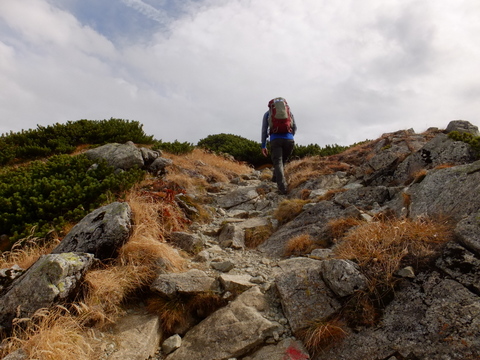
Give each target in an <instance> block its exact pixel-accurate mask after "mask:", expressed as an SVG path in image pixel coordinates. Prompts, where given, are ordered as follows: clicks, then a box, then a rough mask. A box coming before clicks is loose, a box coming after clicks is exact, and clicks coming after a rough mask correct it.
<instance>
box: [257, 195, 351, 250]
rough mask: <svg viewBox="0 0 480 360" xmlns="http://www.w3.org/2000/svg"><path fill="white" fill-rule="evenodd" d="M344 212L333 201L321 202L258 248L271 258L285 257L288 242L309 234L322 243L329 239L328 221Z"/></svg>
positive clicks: (284, 226)
mask: <svg viewBox="0 0 480 360" xmlns="http://www.w3.org/2000/svg"><path fill="white" fill-rule="evenodd" d="M344 211H345V210H344V209H343V207H342V206H340V205H338V204H334V203H333V202H331V201H320V202H319V203H317V204H315V205H313V206H311V207H308V208H307V209H306V210H304V211H303V212H302V213H300V214H299V215H298V216H297V217H296V218H295V219H293V220H292V221H290V222H288V223H287V224H285V225H283V226H281V227H280V228H279V229H278V230H277V231H276V232H275V233H273V234H272V236H270V237H269V238H268V239H267V240H266V241H265V242H264V243H263V244H261V245H260V246H259V247H258V250H260V251H261V252H264V253H265V254H267V255H269V256H275V257H278V256H284V254H285V249H286V245H287V243H288V241H289V240H290V239H292V238H293V237H295V236H298V235H303V234H309V235H310V236H311V237H312V238H313V239H318V241H320V242H322V241H324V239H325V238H326V237H327V224H328V221H329V220H331V219H337V218H339V217H342V215H343V214H344ZM320 245H322V246H323V245H327V244H323V243H321V244H320Z"/></svg>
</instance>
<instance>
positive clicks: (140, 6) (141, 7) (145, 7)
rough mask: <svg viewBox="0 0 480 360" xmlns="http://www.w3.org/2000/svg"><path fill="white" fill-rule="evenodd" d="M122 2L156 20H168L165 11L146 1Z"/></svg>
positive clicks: (163, 22) (132, 0) (163, 21)
mask: <svg viewBox="0 0 480 360" xmlns="http://www.w3.org/2000/svg"><path fill="white" fill-rule="evenodd" d="M122 2H123V3H124V4H125V5H127V6H130V7H131V8H134V9H135V10H137V11H138V12H139V13H141V14H143V15H145V16H146V17H148V18H150V19H152V20H155V21H157V22H159V23H162V24H165V22H166V21H167V16H166V15H165V13H164V12H163V11H160V10H158V9H156V8H154V7H153V6H151V5H149V4H146V3H144V2H143V1H142V0H122Z"/></svg>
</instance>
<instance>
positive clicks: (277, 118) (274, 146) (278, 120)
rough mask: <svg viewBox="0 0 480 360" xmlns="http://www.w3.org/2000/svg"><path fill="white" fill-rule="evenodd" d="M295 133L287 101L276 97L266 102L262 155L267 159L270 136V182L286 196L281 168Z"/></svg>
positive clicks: (287, 155) (289, 151) (290, 149)
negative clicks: (271, 163) (271, 167)
mask: <svg viewBox="0 0 480 360" xmlns="http://www.w3.org/2000/svg"><path fill="white" fill-rule="evenodd" d="M296 131H297V125H296V124H295V119H294V117H293V114H292V112H291V111H290V107H289V106H288V104H287V101H286V100H285V99H284V98H281V97H278V98H274V99H272V100H270V101H269V102H268V111H267V112H266V113H265V115H263V123H262V154H263V155H264V156H265V157H267V156H268V149H267V137H268V135H270V150H271V152H272V161H273V166H274V171H273V177H272V181H273V182H276V183H277V186H278V191H279V192H280V193H281V194H283V195H286V194H287V181H286V180H285V174H284V171H283V167H284V165H285V163H286V162H287V159H288V157H289V156H290V155H291V154H292V151H293V147H294V146H295V141H294V140H293V137H294V135H295V132H296Z"/></svg>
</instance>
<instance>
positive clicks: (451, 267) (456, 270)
mask: <svg viewBox="0 0 480 360" xmlns="http://www.w3.org/2000/svg"><path fill="white" fill-rule="evenodd" d="M436 265H437V267H438V268H440V269H442V270H443V271H445V272H446V273H447V274H448V275H450V276H451V277H452V278H453V279H455V280H456V281H458V282H459V283H460V284H462V285H463V286H465V287H466V288H467V289H470V291H473V292H474V293H476V294H477V295H480V259H478V257H476V256H475V255H474V254H473V253H472V252H470V251H468V250H467V249H465V248H464V247H463V246H461V245H459V244H457V243H454V242H450V243H448V244H447V245H446V246H445V248H444V250H443V253H442V256H441V257H440V258H438V260H437V262H436Z"/></svg>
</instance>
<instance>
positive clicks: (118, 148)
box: [85, 142, 144, 170]
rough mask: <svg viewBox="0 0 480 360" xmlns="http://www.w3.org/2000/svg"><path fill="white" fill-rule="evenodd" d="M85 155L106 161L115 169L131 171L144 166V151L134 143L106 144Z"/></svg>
mask: <svg viewBox="0 0 480 360" xmlns="http://www.w3.org/2000/svg"><path fill="white" fill-rule="evenodd" d="M85 155H86V156H87V157H88V158H89V159H92V160H95V161H99V160H105V161H106V162H107V163H108V165H110V166H112V167H114V168H115V169H122V170H129V169H132V168H135V167H137V168H142V167H143V166H144V159H143V155H142V151H141V150H140V149H138V148H137V147H136V146H135V145H134V144H133V143H132V142H127V143H126V144H117V143H112V144H106V145H103V146H99V147H97V148H95V149H90V150H88V151H86V152H85Z"/></svg>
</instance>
